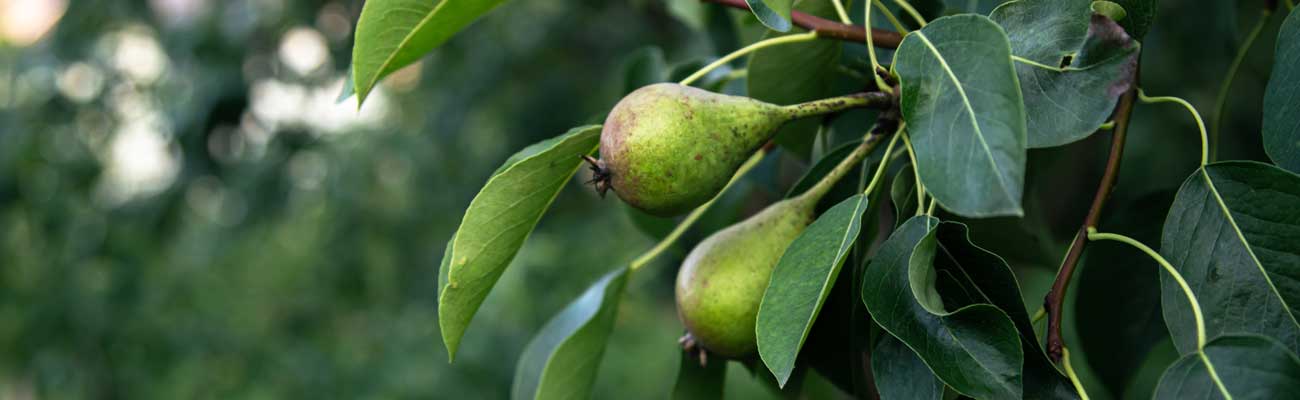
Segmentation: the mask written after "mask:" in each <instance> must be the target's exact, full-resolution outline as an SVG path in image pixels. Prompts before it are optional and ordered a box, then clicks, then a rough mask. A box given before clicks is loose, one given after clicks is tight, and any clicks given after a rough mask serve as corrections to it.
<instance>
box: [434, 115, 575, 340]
mask: <svg viewBox="0 0 1300 400" xmlns="http://www.w3.org/2000/svg"><path fill="white" fill-rule="evenodd" d="M599 140H600V126H598V125H592V126H584V127H579V128H574V129H572V130H569V132H568V133H565V134H563V135H560V136H558V137H555V138H552V139H547V140H545V141H542V142H540V143H537V144H535V145H532V146H529V147H527V148H525V149H523V150H521V151H519V153H516V154H515V155H514V156H511V157H510V158H509V159H508V160H506V162H505V164H504V165H502V167H501V168H500V169H498V170H497V171H496V172H495V173H494V174H492V177H491V178H489V179H488V182H487V184H486V185H484V186H483V189H482V190H480V191H479V193H478V195H477V196H475V197H474V200H473V201H471V202H470V205H469V209H467V210H465V217H464V219H463V220H461V224H460V228H458V229H457V230H456V234H455V236H454V237H453V239H452V242H451V244H450V245H449V250H448V251H447V252H446V253H445V254H443V261H442V263H443V267H442V269H443V270H445V271H446V272H445V273H444V272H439V273H440V274H445V275H446V278H447V279H446V281H445V283H443V284H441V287H440V288H439V292H440V293H438V325H439V327H441V329H442V340H443V343H444V344H446V345H447V354H448V358H449V359H452V360H454V359H455V358H456V348H457V347H458V346H459V344H460V339H461V337H462V336H464V334H465V328H466V327H468V326H469V322H470V319H472V318H473V317H474V313H475V312H477V311H478V307H479V305H481V304H482V303H483V299H484V298H486V297H487V295H488V291H489V290H490V289H492V286H493V285H495V284H496V281H497V278H500V277H501V273H502V272H505V269H506V266H507V265H509V264H510V260H512V259H513V258H514V256H515V253H517V252H518V251H519V247H520V246H523V244H524V239H526V238H528V234H529V233H531V232H532V231H533V227H534V226H536V225H537V221H538V220H540V219H541V218H542V214H543V213H544V212H546V209H547V208H548V207H550V205H551V202H552V201H554V200H555V196H556V195H558V194H559V193H560V189H561V188H563V187H564V184H565V183H566V182H568V181H569V178H571V177H572V176H573V174H574V173H575V172H577V170H578V167H579V163H581V162H582V161H581V159H579V158H578V156H580V155H584V154H588V153H591V152H592V151H594V150H595V149H596V146H597V145H598V142H599Z"/></svg>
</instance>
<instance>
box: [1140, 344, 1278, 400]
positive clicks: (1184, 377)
mask: <svg viewBox="0 0 1300 400" xmlns="http://www.w3.org/2000/svg"><path fill="white" fill-rule="evenodd" d="M1225 393H1226V394H1228V395H1229V396H1231V398H1234V399H1238V400H1240V399H1285V398H1291V397H1294V396H1295V395H1296V393H1300V360H1298V359H1296V356H1295V354H1294V353H1292V352H1291V351H1290V350H1287V348H1286V347H1284V346H1282V345H1281V344H1280V343H1278V342H1277V341H1275V340H1273V339H1270V338H1268V337H1265V336H1257V335H1231V336H1221V337H1218V338H1216V339H1214V340H1211V341H1210V342H1209V343H1208V344H1206V346H1205V349H1204V350H1203V351H1200V352H1195V353H1192V354H1188V355H1185V356H1183V357H1182V358H1180V359H1178V361H1175V362H1174V364H1173V365H1170V366H1169V369H1167V370H1165V373H1164V375H1163V376H1161V377H1160V384H1159V385H1158V386H1156V394H1155V398H1156V399H1160V400H1164V399H1170V400H1181V399H1187V398H1226V397H1227V396H1224V394H1225Z"/></svg>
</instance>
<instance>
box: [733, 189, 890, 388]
mask: <svg viewBox="0 0 1300 400" xmlns="http://www.w3.org/2000/svg"><path fill="white" fill-rule="evenodd" d="M866 211H867V196H865V195H861V194H859V195H855V196H852V197H849V198H848V199H845V200H844V201H842V202H840V204H838V205H836V206H835V207H832V208H831V209H830V210H829V211H827V212H826V213H824V214H822V215H821V216H820V217H818V218H817V220H816V221H814V222H813V223H812V225H809V226H808V228H807V229H805V230H804V231H803V233H802V234H800V235H799V237H798V238H796V239H795V240H794V242H792V243H790V246H789V247H787V248H786V250H785V254H784V255H782V256H781V260H780V261H778V262H777V264H776V269H774V270H773V271H772V277H771V279H770V280H769V281H768V285H767V290H766V291H765V292H764V293H763V301H762V303H760V304H759V308H758V320H757V321H758V322H757V325H756V334H757V338H758V354H759V356H760V357H761V358H762V360H763V363H764V364H766V365H767V368H768V370H770V371H772V375H774V376H776V380H777V383H778V384H779V385H781V386H785V383H786V381H787V380H789V379H790V375H791V373H793V372H794V366H795V359H796V358H798V356H799V350H800V349H802V348H803V344H804V340H806V339H807V338H808V332H809V331H810V330H811V329H812V326H813V322H815V321H816V320H817V314H818V312H820V311H821V308H822V305H823V304H824V303H825V301H826V296H827V295H829V294H830V292H831V288H832V287H834V286H835V280H836V278H837V277H838V276H839V273H840V268H841V267H842V266H843V265H844V259H845V258H847V257H848V255H849V250H851V249H852V248H853V245H854V243H856V241H857V238H858V232H860V231H861V230H862V214H863V213H865V212H866Z"/></svg>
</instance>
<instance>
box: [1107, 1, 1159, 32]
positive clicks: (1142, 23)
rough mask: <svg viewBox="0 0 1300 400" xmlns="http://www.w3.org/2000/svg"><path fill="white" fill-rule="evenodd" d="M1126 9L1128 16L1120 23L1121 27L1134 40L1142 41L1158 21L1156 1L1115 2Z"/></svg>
mask: <svg viewBox="0 0 1300 400" xmlns="http://www.w3.org/2000/svg"><path fill="white" fill-rule="evenodd" d="M1115 4H1119V5H1120V7H1123V8H1124V11H1125V12H1126V13H1127V16H1126V17H1124V20H1122V21H1120V24H1119V25H1120V26H1122V27H1124V31H1126V32H1128V34H1129V36H1132V37H1133V38H1134V39H1138V40H1142V37H1143V36H1146V35H1147V31H1148V30H1150V29H1151V24H1152V23H1154V22H1155V21H1156V0H1115Z"/></svg>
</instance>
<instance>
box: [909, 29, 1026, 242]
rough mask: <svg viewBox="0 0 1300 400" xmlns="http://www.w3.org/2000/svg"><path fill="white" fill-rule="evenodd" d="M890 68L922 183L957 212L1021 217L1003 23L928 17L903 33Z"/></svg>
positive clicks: (1019, 112) (1019, 109)
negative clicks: (896, 79) (926, 22)
mask: <svg viewBox="0 0 1300 400" xmlns="http://www.w3.org/2000/svg"><path fill="white" fill-rule="evenodd" d="M894 68H895V70H896V71H897V73H898V76H899V81H900V84H901V85H902V97H901V99H900V102H901V106H902V111H903V119H904V120H905V121H906V122H907V132H908V134H909V135H911V138H912V143H913V146H914V148H915V150H916V159H917V165H916V168H917V170H918V171H920V175H921V182H922V183H923V184H924V186H925V187H926V189H927V190H929V191H930V192H931V193H932V194H933V195H934V198H935V199H937V200H938V201H939V203H940V204H942V205H943V206H944V208H945V209H947V210H949V211H952V212H953V213H956V214H958V215H963V216H969V217H990V216H1019V215H1022V214H1023V213H1024V211H1023V209H1022V208H1021V195H1022V194H1023V189H1024V175H1025V158H1026V156H1025V140H1026V139H1025V106H1024V103H1023V101H1022V99H1021V94H1020V84H1019V83H1018V82H1019V81H1018V80H1017V78H1016V74H1015V68H1014V66H1013V65H1012V61H1011V46H1010V44H1009V43H1008V42H1007V37H1006V34H1005V33H1003V30H1002V28H1000V27H998V25H997V24H996V23H994V22H993V21H992V20H989V19H988V18H986V17H983V16H979V15H972V14H963V15H956V16H950V17H944V18H940V19H937V20H934V22H931V23H930V24H929V25H926V27H925V28H923V29H921V30H918V31H913V32H912V33H911V34H909V35H907V36H906V37H905V38H904V39H903V42H902V44H900V45H899V47H898V52H897V53H896V55H895V63H894Z"/></svg>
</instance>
